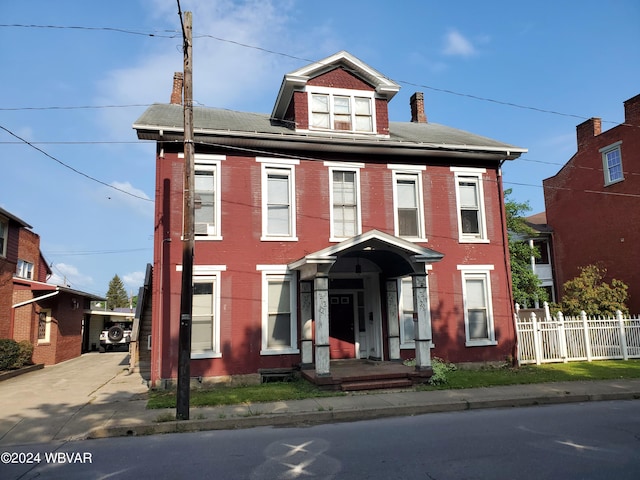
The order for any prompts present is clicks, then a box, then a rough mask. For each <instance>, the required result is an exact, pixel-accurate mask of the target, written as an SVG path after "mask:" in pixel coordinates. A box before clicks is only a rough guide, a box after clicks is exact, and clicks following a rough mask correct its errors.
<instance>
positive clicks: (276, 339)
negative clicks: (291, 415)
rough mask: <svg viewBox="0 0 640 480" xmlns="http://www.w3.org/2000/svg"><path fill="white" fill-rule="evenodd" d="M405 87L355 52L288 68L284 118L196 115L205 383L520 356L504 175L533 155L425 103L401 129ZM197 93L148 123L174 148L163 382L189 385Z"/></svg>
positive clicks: (198, 346) (198, 364)
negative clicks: (430, 114) (182, 348)
mask: <svg viewBox="0 0 640 480" xmlns="http://www.w3.org/2000/svg"><path fill="white" fill-rule="evenodd" d="M399 88H400V87H399V85H397V84H396V83H394V82H393V81H391V80H389V79H388V78H387V77H385V76H384V75H382V74H381V73H379V72H377V71H376V70H374V69H373V68H371V67H370V66H368V65H366V64H364V63H363V62H362V61H360V60H359V59H357V58H355V57H353V56H352V55H350V54H349V53H347V52H339V53H337V54H335V55H333V56H331V57H328V58H326V59H324V60H322V61H320V62H318V63H314V64H312V65H309V66H306V67H303V68H301V69H299V70H297V71H294V72H292V73H289V74H287V75H285V77H284V80H283V82H282V85H281V88H280V91H279V92H278V94H277V98H276V101H275V106H274V108H273V112H272V113H271V114H270V115H269V114H266V115H265V114H255V113H245V112H236V111H229V110H224V109H216V108H198V107H196V108H195V109H194V127H195V128H194V131H195V144H196V148H195V151H196V154H195V191H196V192H195V193H196V204H197V207H196V213H195V222H196V226H195V230H196V242H195V260H194V278H193V283H194V296H193V305H194V309H193V338H192V356H191V358H192V362H191V375H192V376H194V377H203V378H208V377H224V376H232V375H245V374H249V375H255V374H257V372H259V371H260V370H261V369H273V368H293V367H298V366H302V368H310V369H314V370H315V373H316V374H317V375H320V376H322V375H325V376H326V375H330V374H331V360H333V359H349V358H354V359H355V358H372V359H377V360H384V361H400V360H401V359H406V358H415V359H416V368H417V369H418V370H429V369H430V365H431V357H432V356H433V355H435V356H438V357H442V358H445V359H448V360H450V361H455V362H487V361H503V360H504V359H505V358H506V357H508V356H510V355H513V352H514V347H515V333H514V326H513V308H512V304H513V302H512V301H511V287H510V285H511V283H510V278H509V261H508V248H507V240H506V231H505V223H504V205H503V191H502V181H501V174H500V168H501V165H502V163H503V162H504V161H506V160H513V159H516V158H517V157H519V156H520V155H521V154H522V153H523V152H525V151H526V150H524V149H522V148H518V147H514V146H512V145H508V144H505V143H502V142H498V141H495V140H491V139H489V138H485V137H481V136H478V135H474V134H471V133H468V132H464V131H460V130H456V129H453V128H449V127H446V126H443V125H438V124H435V123H429V122H428V121H427V118H426V115H425V113H424V100H423V96H422V94H421V93H417V94H415V95H414V96H413V97H412V100H411V112H409V109H407V117H409V113H411V118H412V121H411V122H390V121H389V117H388V108H387V106H388V102H390V101H391V100H392V98H393V97H394V95H395V94H396V93H397V92H398V91H399ZM181 91H182V86H181V84H180V77H179V75H178V74H177V75H176V77H175V78H174V95H172V102H173V103H172V104H154V105H152V106H151V107H149V108H148V109H147V110H146V112H145V113H144V114H143V115H142V116H141V117H140V118H139V119H138V120H137V121H136V122H135V124H134V128H135V129H136V130H137V134H138V138H140V139H144V140H155V141H156V142H157V149H156V154H157V156H156V213H155V225H156V227H155V249H154V250H155V252H154V275H153V321H152V322H153V323H152V332H153V333H152V342H151V343H152V352H151V378H152V383H153V384H156V385H157V384H158V382H160V381H162V380H171V379H175V378H176V377H177V358H178V342H177V339H178V327H179V321H178V320H179V308H180V290H181V262H182V247H181V241H180V240H181V231H182V208H183V207H182V195H183V188H182V185H183V167H184V161H183V157H184V156H183V153H182V152H183V145H182V143H181V142H182V141H183V108H182V105H181V104H180V102H181V95H180V92H181ZM176 92H177V95H176Z"/></svg>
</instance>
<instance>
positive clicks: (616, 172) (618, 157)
mask: <svg viewBox="0 0 640 480" xmlns="http://www.w3.org/2000/svg"><path fill="white" fill-rule="evenodd" d="M621 145H622V142H616V143H614V144H613V145H609V146H607V147H604V148H601V149H600V153H602V167H603V170H604V185H605V187H606V186H607V185H611V184H613V183H618V182H621V181H622V180H624V174H623V172H622V150H621V148H620V147H621Z"/></svg>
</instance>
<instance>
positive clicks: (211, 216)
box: [178, 154, 226, 240]
mask: <svg viewBox="0 0 640 480" xmlns="http://www.w3.org/2000/svg"><path fill="white" fill-rule="evenodd" d="M178 157H179V158H184V154H178ZM225 159H226V156H225V155H211V154H196V155H195V157H194V186H193V190H194V233H195V239H196V240H222V230H221V224H220V222H221V203H220V191H221V188H220V179H221V174H220V173H221V164H222V162H221V161H222V160H225Z"/></svg>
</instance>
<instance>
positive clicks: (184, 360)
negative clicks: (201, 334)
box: [176, 12, 195, 420]
mask: <svg viewBox="0 0 640 480" xmlns="http://www.w3.org/2000/svg"><path fill="white" fill-rule="evenodd" d="M182 28H183V36H184V99H183V105H184V194H183V195H184V213H183V215H184V218H183V232H182V238H183V243H182V291H181V294H180V331H179V339H178V342H179V345H178V392H177V400H176V404H177V409H176V410H177V411H176V419H178V420H189V395H190V383H191V323H192V322H191V318H192V312H193V250H194V222H195V219H194V198H195V195H194V191H193V189H194V186H195V185H194V183H195V180H194V162H193V156H194V145H193V65H192V58H191V53H192V46H191V39H192V16H191V12H185V15H184V22H183V23H182Z"/></svg>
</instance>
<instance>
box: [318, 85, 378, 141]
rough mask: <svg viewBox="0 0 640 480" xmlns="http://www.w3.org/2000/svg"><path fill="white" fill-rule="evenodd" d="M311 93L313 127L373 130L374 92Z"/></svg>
mask: <svg viewBox="0 0 640 480" xmlns="http://www.w3.org/2000/svg"><path fill="white" fill-rule="evenodd" d="M322 90H323V91H315V90H314V91H311V92H309V105H310V108H309V111H310V118H309V127H310V128H311V129H318V130H338V131H344V132H358V133H373V132H374V131H375V125H374V124H375V121H374V116H373V93H369V92H365V91H361V90H355V91H348V90H336V91H331V90H330V89H322Z"/></svg>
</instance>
